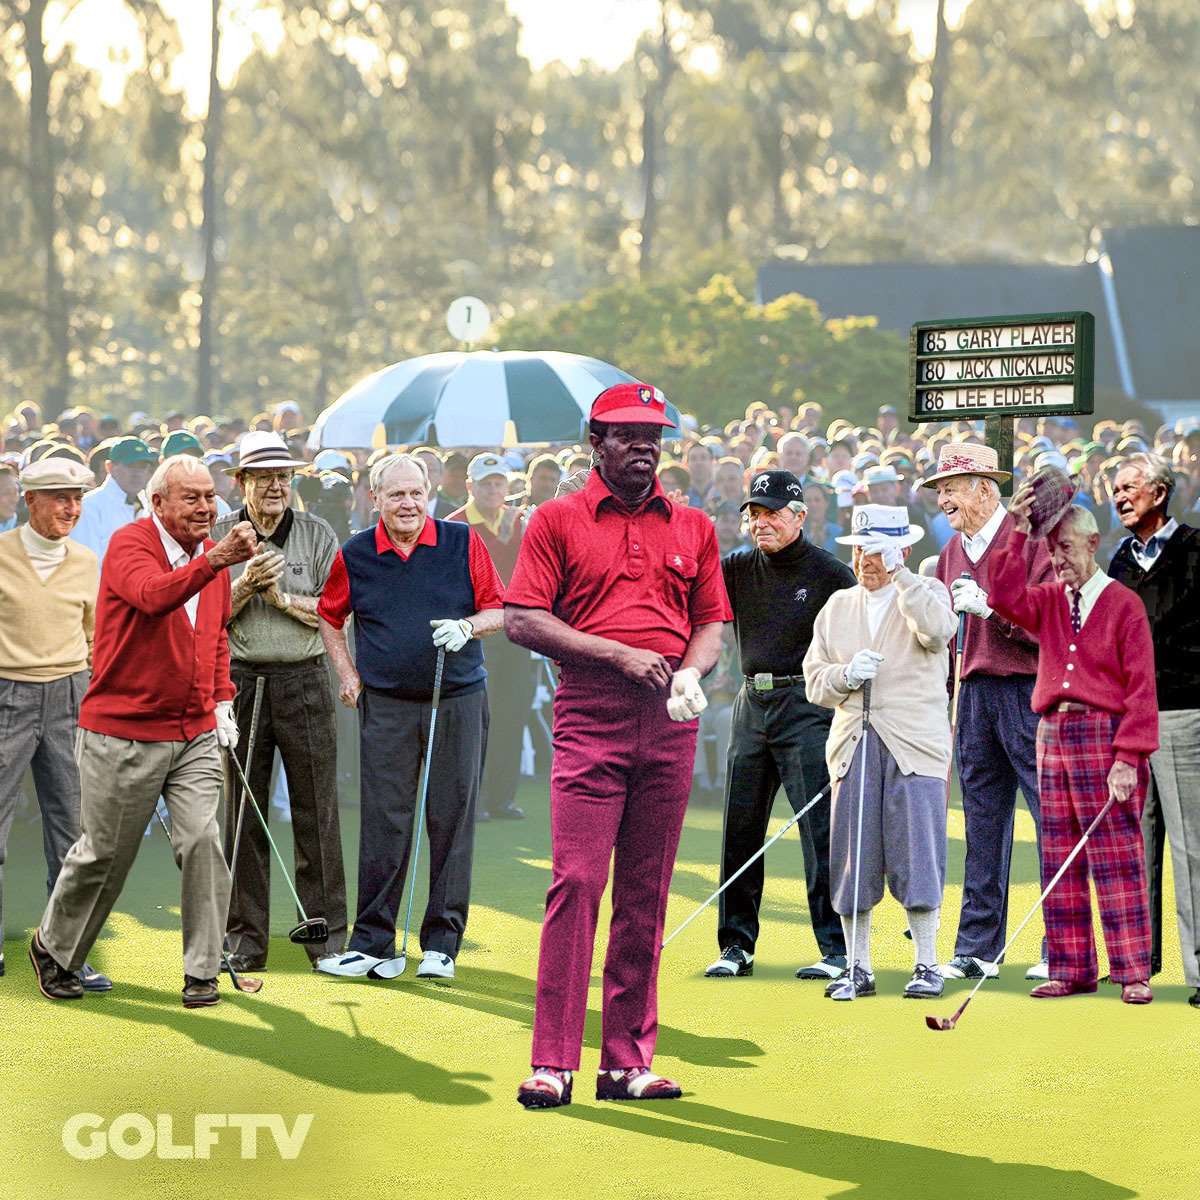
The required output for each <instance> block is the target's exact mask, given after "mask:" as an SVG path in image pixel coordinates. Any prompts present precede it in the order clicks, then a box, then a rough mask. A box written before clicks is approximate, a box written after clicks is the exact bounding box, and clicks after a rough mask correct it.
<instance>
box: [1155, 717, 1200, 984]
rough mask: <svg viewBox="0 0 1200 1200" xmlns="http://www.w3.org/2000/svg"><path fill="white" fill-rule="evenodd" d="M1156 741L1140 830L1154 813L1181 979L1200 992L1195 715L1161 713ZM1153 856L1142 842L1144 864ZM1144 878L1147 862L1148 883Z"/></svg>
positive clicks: (1199, 778)
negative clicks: (1161, 828) (1164, 852)
mask: <svg viewBox="0 0 1200 1200" xmlns="http://www.w3.org/2000/svg"><path fill="white" fill-rule="evenodd" d="M1158 741H1159V747H1158V749H1157V750H1156V751H1155V752H1154V753H1153V754H1152V755H1150V787H1149V790H1148V791H1147V794H1146V804H1145V807H1144V808H1143V809H1142V829H1143V833H1144V832H1145V830H1146V828H1147V826H1149V827H1151V828H1153V825H1154V822H1155V819H1156V810H1157V813H1158V814H1159V815H1160V816H1161V819H1162V821H1163V824H1164V825H1165V827H1166V833H1167V841H1168V843H1169V844H1170V847H1171V870H1172V871H1173V873H1174V875H1175V913H1176V915H1177V916H1178V918H1179V948H1180V951H1181V952H1182V955H1183V978H1184V980H1185V981H1186V982H1187V984H1188V985H1189V986H1190V987H1200V709H1197V708H1186V709H1176V710H1174V711H1169V712H1160V713H1159V714H1158ZM1154 853H1155V849H1154V843H1153V839H1152V838H1147V839H1146V855H1147V859H1148V860H1149V859H1152V857H1153V855H1154ZM1159 853H1160V854H1161V847H1160V849H1159ZM1149 873H1150V862H1149V861H1148V862H1147V877H1149Z"/></svg>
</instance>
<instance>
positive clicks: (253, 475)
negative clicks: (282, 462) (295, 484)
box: [246, 471, 296, 487]
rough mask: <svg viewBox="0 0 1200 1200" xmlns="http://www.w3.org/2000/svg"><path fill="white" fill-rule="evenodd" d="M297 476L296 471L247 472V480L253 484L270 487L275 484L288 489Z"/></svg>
mask: <svg viewBox="0 0 1200 1200" xmlns="http://www.w3.org/2000/svg"><path fill="white" fill-rule="evenodd" d="M295 474H296V472H295V471H247V472H246V478H247V479H249V480H250V482H251V483H262V484H266V486H268V487H270V485H271V484H273V483H277V484H279V485H280V487H287V486H288V484H290V483H291V482H292V479H293V478H294V476H295Z"/></svg>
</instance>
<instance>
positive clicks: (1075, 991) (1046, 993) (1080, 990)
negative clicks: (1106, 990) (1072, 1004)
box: [1029, 979, 1096, 1000]
mask: <svg viewBox="0 0 1200 1200" xmlns="http://www.w3.org/2000/svg"><path fill="white" fill-rule="evenodd" d="M1095 990H1096V981H1095V980H1094V979H1093V980H1092V982H1091V983H1076V982H1075V981H1074V980H1073V979H1048V980H1046V982H1045V983H1040V984H1038V986H1037V987H1035V988H1034V989H1033V991H1032V992H1030V993H1029V994H1030V995H1031V996H1032V997H1033V998H1034V999H1035V1000H1057V999H1059V998H1060V997H1061V996H1083V995H1086V994H1087V993H1088V992H1094V991H1095Z"/></svg>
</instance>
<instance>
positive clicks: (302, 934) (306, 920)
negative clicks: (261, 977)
mask: <svg viewBox="0 0 1200 1200" xmlns="http://www.w3.org/2000/svg"><path fill="white" fill-rule="evenodd" d="M233 767H234V770H235V771H237V773H238V778H239V779H240V780H241V781H242V788H243V789H244V791H245V793H246V796H245V799H244V800H243V801H242V804H243V811H244V806H245V804H246V801H247V800H248V801H249V804H250V807H251V808H252V809H254V812H255V814H256V816H257V817H258V820H259V824H260V825H262V829H263V834H264V836H265V837H266V839H267V845H269V846H270V847H271V849H272V851H274V853H275V858H276V859H277V860H278V862H279V869H280V870H281V871H282V872H283V878H284V880H285V882H286V883H287V885H288V891H290V892H291V893H292V899H293V900H295V902H296V910H297V911H298V912H299V913H300V923H299V924H298V925H296V926H295V927H294V928H293V929H292V930H291V931H290V932H289V933H288V941H290V942H295V943H296V944H297V945H298V946H303V945H310V944H312V943H313V942H325V941H327V940H328V938H329V922H328V921H326V920H325V918H324V917H309V915H308V913H306V912H305V911H304V905H303V904H301V903H300V896H299V894H298V893H297V892H296V885H295V884H294V883H293V882H292V877H291V875H290V874H289V873H288V867H287V863H285V862H284V861H283V855H282V854H280V853H279V847H278V846H277V845H275V839H274V838H273V837H272V836H271V831H270V829H268V828H267V818H266V817H264V816H263V813H262V809H261V808H259V807H258V801H257V800H255V798H254V793H253V792H252V791H251V790H250V784H249V783H248V782H247V781H246V775H245V772H244V771H243V770H242V764H241V763H240V762H238V760H237V755H234V756H233ZM238 823H239V826H240V823H241V816H240V814H239V817H238ZM234 853H235V854H236V853H237V845H236V838H235V843H234Z"/></svg>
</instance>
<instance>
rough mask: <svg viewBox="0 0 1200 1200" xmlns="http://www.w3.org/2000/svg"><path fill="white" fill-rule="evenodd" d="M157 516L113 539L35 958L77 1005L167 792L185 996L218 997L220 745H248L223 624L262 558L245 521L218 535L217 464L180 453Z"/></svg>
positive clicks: (159, 488) (160, 482) (193, 1003)
mask: <svg viewBox="0 0 1200 1200" xmlns="http://www.w3.org/2000/svg"><path fill="white" fill-rule="evenodd" d="M146 490H147V493H148V496H149V500H150V504H151V507H152V511H153V516H152V517H150V518H149V519H146V520H141V521H134V522H132V523H131V524H129V525H126V526H124V527H123V528H121V529H119V530H117V532H116V533H114V534H113V537H112V540H111V541H110V542H109V546H108V553H107V555H106V556H105V559H104V567H103V570H102V572H101V576H100V595H99V598H98V600H97V602H96V633H95V649H94V654H93V666H92V682H91V686H90V687H89V688H88V691H87V694H86V695H85V696H84V698H83V703H82V705H81V706H80V712H79V735H78V738H77V741H76V751H75V752H76V757H77V759H78V761H79V774H80V781H81V784H82V792H83V806H82V822H81V825H82V833H81V834H80V837H79V840H78V841H77V842H76V843H75V845H74V846H72V847H71V849H70V850H69V851H68V852H67V856H66V858H65V860H64V861H63V866H62V871H61V872H60V873H59V876H58V880H57V882H56V883H55V885H54V891H53V892H52V893H51V895H50V902H49V904H47V906H46V911H45V913H44V914H43V916H42V921H41V926H40V928H39V929H38V930H36V931H35V932H34V935H33V940H32V941H31V943H30V947H29V957H30V959H31V960H32V962H33V966H34V971H35V972H36V974H37V979H38V987H39V988H40V990H41V992H42V994H43V995H44V996H46V997H48V998H49V999H51V1000H76V999H79V997H80V996H82V994H83V991H82V988H81V987H80V984H79V981H78V980H77V979H76V978H75V976H74V974H73V972H75V971H77V970H79V968H80V967H82V966H83V963H84V961H85V960H86V958H87V956H88V951H90V950H91V948H92V945H93V944H94V942H95V941H96V938H97V936H98V935H99V933H100V930H101V929H102V928H103V926H104V922H105V921H106V920H107V919H108V914H109V913H110V912H111V911H112V908H113V905H114V904H115V903H116V900H117V897H118V896H119V895H120V894H121V889H122V888H123V887H124V884H125V879H126V876H127V875H128V874H129V869H130V867H132V866H133V860H134V858H135V857H136V855H137V852H138V848H139V847H140V846H141V844H142V834H143V831H144V830H145V828H146V823H147V822H148V821H149V820H150V818H151V817H152V816H153V813H154V806H155V804H156V802H157V800H158V797H159V796H160V795H161V796H162V797H163V799H164V800H165V801H166V804H167V811H168V813H169V814H170V817H171V832H172V848H173V849H174V852H175V861H176V862H177V863H178V864H179V866H180V869H181V870H182V872H183V875H182V880H183V883H182V894H181V900H180V912H181V914H182V917H183V970H184V987H183V1006H184V1007H185V1008H200V1007H207V1006H209V1005H213V1004H216V1003H217V1002H218V1001H219V999H220V996H219V994H218V992H217V971H218V967H219V964H220V958H221V938H222V936H223V934H224V932H225V916H226V913H227V911H228V908H229V868H228V867H226V865H225V857H224V855H223V854H222V852H221V832H220V828H219V826H218V823H217V808H218V804H219V801H220V794H221V781H222V771H221V755H220V748H221V747H223V746H227V747H230V748H232V747H233V746H235V745H236V744H237V722H236V721H235V720H234V717H233V696H234V689H233V685H232V684H231V683H230V682H229V651H228V648H227V645H226V640H225V624H226V622H227V621H228V620H229V590H230V589H229V575H228V572H227V570H226V568H228V567H229V566H231V565H232V564H234V563H238V562H244V561H245V560H246V559H248V558H250V557H251V556H252V555H253V554H254V552H255V546H256V542H257V538H256V536H255V533H254V527H253V526H252V525H251V524H250V523H249V522H248V521H243V522H241V523H240V524H238V525H235V526H234V527H233V529H231V530H230V532H229V533H228V534H227V535H226V536H225V537H224V538H222V539H221V541H220V542H217V543H214V542H213V541H211V540H210V539H209V537H208V533H209V530H210V529H211V528H212V525H213V522H214V521H215V520H216V518H217V501H216V491H215V489H214V487H213V480H212V476H211V475H210V474H209V471H208V468H207V467H206V466H204V464H203V463H202V462H201V461H200V460H199V459H195V458H191V457H189V456H187V455H177V456H175V457H173V458H168V459H167V460H166V461H165V462H163V463H162V464H161V466H159V468H158V469H157V470H156V471H155V472H154V475H153V476H152V477H151V479H150V482H149V484H148V485H147V489H146Z"/></svg>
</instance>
